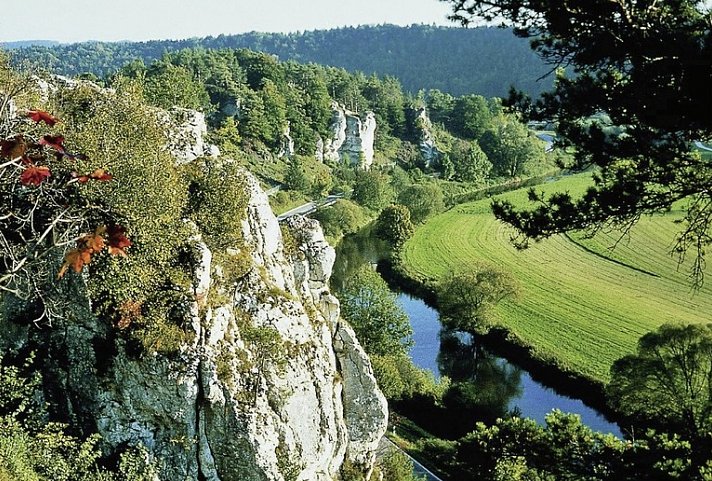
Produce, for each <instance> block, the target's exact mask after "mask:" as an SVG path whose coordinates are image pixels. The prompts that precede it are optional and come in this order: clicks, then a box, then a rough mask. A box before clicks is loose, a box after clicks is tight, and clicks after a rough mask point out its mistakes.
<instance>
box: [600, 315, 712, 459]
mask: <svg viewBox="0 0 712 481" xmlns="http://www.w3.org/2000/svg"><path fill="white" fill-rule="evenodd" d="M607 394H608V398H609V400H610V403H611V405H612V406H613V407H614V408H615V409H616V410H618V411H620V412H622V413H625V414H627V415H630V416H633V417H634V419H637V420H638V422H641V423H643V424H644V425H653V426H659V427H664V428H666V429H668V430H671V431H673V432H679V433H681V434H682V436H683V437H684V438H685V439H688V440H690V442H691V443H692V448H693V452H694V453H695V454H696V456H695V459H694V462H695V464H696V466H697V467H698V468H699V467H700V466H703V465H704V463H705V462H707V461H709V460H710V458H712V455H710V453H712V325H710V324H708V325H687V326H683V325H678V324H663V325H662V326H660V327H659V328H658V329H657V330H656V331H654V332H651V333H648V334H646V335H645V336H643V337H641V338H640V341H639V342H638V351H637V353H636V354H635V355H630V356H626V357H624V358H622V359H619V360H618V361H616V362H615V364H613V367H612V368H611V382H610V383H609V385H608V387H607ZM704 453H706V455H705V454H704Z"/></svg>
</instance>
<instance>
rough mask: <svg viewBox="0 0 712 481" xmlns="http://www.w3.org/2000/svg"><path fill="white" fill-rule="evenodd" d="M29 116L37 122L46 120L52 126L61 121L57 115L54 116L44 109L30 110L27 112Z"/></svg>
mask: <svg viewBox="0 0 712 481" xmlns="http://www.w3.org/2000/svg"><path fill="white" fill-rule="evenodd" d="M27 116H28V117H29V118H31V119H32V120H34V121H35V122H37V123H39V122H44V123H45V124H47V125H49V126H50V127H53V126H54V124H56V123H57V122H59V119H58V118H57V117H54V116H52V114H50V113H48V112H45V111H44V110H29V111H28V112H27Z"/></svg>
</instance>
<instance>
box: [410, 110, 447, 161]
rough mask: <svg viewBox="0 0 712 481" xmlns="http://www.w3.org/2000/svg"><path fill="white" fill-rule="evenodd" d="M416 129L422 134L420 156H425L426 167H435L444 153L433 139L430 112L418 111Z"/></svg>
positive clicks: (419, 145)
mask: <svg viewBox="0 0 712 481" xmlns="http://www.w3.org/2000/svg"><path fill="white" fill-rule="evenodd" d="M415 125H416V129H418V131H419V132H420V143H419V144H418V147H419V148H420V154H421V155H422V156H423V163H424V164H425V167H428V168H429V167H434V166H436V165H437V163H438V159H439V158H440V155H441V154H442V152H440V150H439V149H438V147H437V145H435V137H433V133H432V129H433V124H432V123H431V122H430V117H428V112H427V111H426V110H425V109H424V108H420V109H418V112H417V113H416V117H415Z"/></svg>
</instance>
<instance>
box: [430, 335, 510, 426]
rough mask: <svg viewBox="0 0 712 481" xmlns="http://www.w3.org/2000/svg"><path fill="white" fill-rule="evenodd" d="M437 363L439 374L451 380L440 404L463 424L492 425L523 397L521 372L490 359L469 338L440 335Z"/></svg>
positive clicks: (508, 364) (497, 359)
mask: <svg viewBox="0 0 712 481" xmlns="http://www.w3.org/2000/svg"><path fill="white" fill-rule="evenodd" d="M437 359H438V366H439V369H440V374H441V375H443V376H447V377H449V378H450V379H451V380H452V385H451V387H450V389H449V390H448V391H447V393H446V394H445V397H444V399H443V403H444V404H445V406H446V407H447V408H448V409H451V410H454V411H455V414H456V416H458V417H460V418H461V419H463V420H468V419H472V420H475V421H484V422H486V423H492V422H494V421H495V420H496V419H497V418H501V417H504V416H506V415H507V414H508V412H509V406H510V405H511V403H512V400H513V399H515V398H518V397H520V396H521V395H522V386H521V378H522V370H521V369H520V368H518V367H516V366H514V365H512V364H510V363H508V362H507V361H505V360H504V359H502V358H498V357H496V356H493V355H491V354H490V353H489V352H487V350H485V349H484V348H482V346H480V345H479V344H478V343H477V342H476V340H475V339H474V338H473V336H471V335H469V334H465V333H462V332H454V331H448V330H443V331H441V332H440V351H439V353H438V358H437ZM468 424H469V423H468Z"/></svg>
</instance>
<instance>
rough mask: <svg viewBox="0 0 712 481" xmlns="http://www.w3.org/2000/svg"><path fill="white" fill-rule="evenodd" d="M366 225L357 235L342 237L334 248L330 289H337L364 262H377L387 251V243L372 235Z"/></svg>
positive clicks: (370, 229)
mask: <svg viewBox="0 0 712 481" xmlns="http://www.w3.org/2000/svg"><path fill="white" fill-rule="evenodd" d="M372 231H373V229H372V228H370V227H367V228H366V229H364V230H363V231H361V232H360V233H359V234H358V235H350V236H348V237H346V238H345V239H343V240H342V241H341V243H340V244H339V246H338V248H337V249H336V262H335V263H334V269H333V273H332V275H331V280H330V281H329V283H330V285H331V289H332V290H334V291H337V292H338V291H339V290H340V289H341V288H342V287H343V286H344V283H345V282H346V280H347V279H349V277H351V276H352V275H353V274H354V273H356V271H358V270H359V268H360V267H361V266H362V265H364V264H366V263H370V264H374V265H375V264H377V263H378V262H379V261H380V260H382V259H383V258H384V257H385V255H386V253H387V252H388V244H387V243H385V242H384V241H382V240H380V239H378V238H377V237H376V236H375V235H373V232H372Z"/></svg>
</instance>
